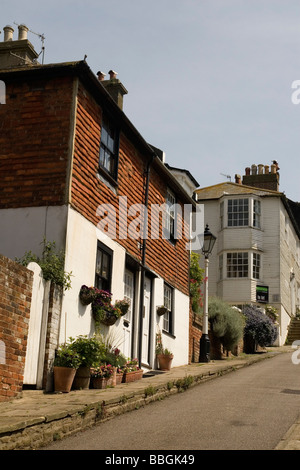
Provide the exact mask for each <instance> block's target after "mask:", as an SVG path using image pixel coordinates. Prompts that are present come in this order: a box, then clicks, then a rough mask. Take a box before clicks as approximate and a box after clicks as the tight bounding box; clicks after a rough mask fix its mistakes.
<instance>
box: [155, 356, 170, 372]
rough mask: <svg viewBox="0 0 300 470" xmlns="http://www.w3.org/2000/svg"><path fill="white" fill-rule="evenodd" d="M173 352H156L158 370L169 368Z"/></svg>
mask: <svg viewBox="0 0 300 470" xmlns="http://www.w3.org/2000/svg"><path fill="white" fill-rule="evenodd" d="M173 357H174V356H173V354H171V355H170V354H168V355H166V354H158V355H157V360H158V365H159V369H160V370H171V364H172V360H173Z"/></svg>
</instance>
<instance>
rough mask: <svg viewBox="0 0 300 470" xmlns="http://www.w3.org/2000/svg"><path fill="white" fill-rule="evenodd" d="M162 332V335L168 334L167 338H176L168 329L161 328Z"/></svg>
mask: <svg viewBox="0 0 300 470" xmlns="http://www.w3.org/2000/svg"><path fill="white" fill-rule="evenodd" d="M162 332H163V334H164V335H166V336H169V338H173V339H176V336H175V335H173V333H170V332H169V331H167V330H164V329H162Z"/></svg>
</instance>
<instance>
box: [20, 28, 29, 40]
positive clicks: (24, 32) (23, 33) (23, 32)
mask: <svg viewBox="0 0 300 470" xmlns="http://www.w3.org/2000/svg"><path fill="white" fill-rule="evenodd" d="M18 29H19V37H18V39H19V40H20V41H22V40H23V39H27V32H28V28H27V26H25V24H20V25H19V26H18Z"/></svg>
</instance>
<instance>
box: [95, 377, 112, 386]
mask: <svg viewBox="0 0 300 470" xmlns="http://www.w3.org/2000/svg"><path fill="white" fill-rule="evenodd" d="M112 385H113V378H112V377H93V378H92V386H93V388H96V389H103V388H106V387H108V386H112Z"/></svg>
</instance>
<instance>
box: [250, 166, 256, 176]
mask: <svg viewBox="0 0 300 470" xmlns="http://www.w3.org/2000/svg"><path fill="white" fill-rule="evenodd" d="M251 170H252V175H256V174H257V166H256V165H251Z"/></svg>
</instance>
